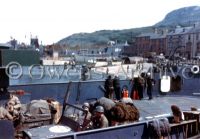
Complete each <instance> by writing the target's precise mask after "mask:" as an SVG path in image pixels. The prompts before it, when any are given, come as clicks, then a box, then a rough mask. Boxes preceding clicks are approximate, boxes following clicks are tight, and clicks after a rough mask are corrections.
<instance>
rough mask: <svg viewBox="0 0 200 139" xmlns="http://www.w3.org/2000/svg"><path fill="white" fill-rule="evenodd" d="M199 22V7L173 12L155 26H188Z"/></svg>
mask: <svg viewBox="0 0 200 139" xmlns="http://www.w3.org/2000/svg"><path fill="white" fill-rule="evenodd" d="M196 22H200V7H199V6H192V7H185V8H180V9H177V10H174V11H172V12H170V13H168V14H167V15H166V16H165V18H164V19H163V20H162V21H160V22H159V23H157V24H155V26H177V25H178V26H189V25H193V24H194V23H196Z"/></svg>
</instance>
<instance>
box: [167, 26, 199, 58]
mask: <svg viewBox="0 0 200 139" xmlns="http://www.w3.org/2000/svg"><path fill="white" fill-rule="evenodd" d="M166 39H167V51H166V53H167V55H168V56H171V55H176V56H181V57H186V58H188V59H191V58H193V57H195V56H200V26H199V25H196V24H195V25H194V26H190V27H176V29H175V30H174V31H171V32H170V33H168V34H167V38H166Z"/></svg>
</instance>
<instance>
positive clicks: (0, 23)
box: [0, 0, 200, 45]
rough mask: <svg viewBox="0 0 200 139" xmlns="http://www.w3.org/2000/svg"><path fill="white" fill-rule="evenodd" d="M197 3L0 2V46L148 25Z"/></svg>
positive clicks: (133, 0) (186, 0)
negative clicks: (12, 39)
mask: <svg viewBox="0 0 200 139" xmlns="http://www.w3.org/2000/svg"><path fill="white" fill-rule="evenodd" d="M187 6H200V0H0V7H1V8H0V43H6V42H8V41H9V40H10V39H11V38H15V39H17V40H18V41H19V42H25V43H29V40H30V37H31V36H32V37H36V36H37V37H38V39H39V41H40V43H42V44H45V45H47V44H52V43H56V42H58V41H59V40H61V39H63V38H65V37H67V36H69V35H72V34H74V33H80V32H87V33H90V32H94V31H97V30H105V29H106V30H107V29H108V30H113V29H115V30H116V29H129V28H137V27H145V26H151V25H154V24H155V23H157V22H159V21H161V20H162V19H164V17H165V15H166V14H167V13H169V12H171V11H172V10H175V9H178V8H182V7H187Z"/></svg>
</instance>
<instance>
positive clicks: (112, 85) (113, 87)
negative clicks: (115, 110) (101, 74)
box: [104, 72, 155, 100]
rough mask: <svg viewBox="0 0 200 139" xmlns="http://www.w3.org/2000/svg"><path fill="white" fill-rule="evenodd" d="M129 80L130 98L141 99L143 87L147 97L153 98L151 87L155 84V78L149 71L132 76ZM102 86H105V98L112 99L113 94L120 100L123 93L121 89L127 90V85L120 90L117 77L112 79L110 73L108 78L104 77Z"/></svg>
mask: <svg viewBox="0 0 200 139" xmlns="http://www.w3.org/2000/svg"><path fill="white" fill-rule="evenodd" d="M131 82H132V89H131V93H130V98H132V99H139V100H142V99H143V92H144V90H145V89H146V92H147V95H148V97H149V100H151V99H152V98H153V97H152V89H153V86H154V84H155V80H154V79H153V78H152V77H151V74H150V73H149V72H148V73H142V74H141V75H140V76H139V77H137V78H133V79H132V80H131ZM104 88H105V97H106V98H109V99H114V94H115V98H116V99H117V100H120V99H121V98H122V97H123V93H124V92H123V91H126V90H128V88H127V86H126V87H124V88H123V89H122V90H121V87H120V81H119V77H118V76H115V77H114V79H112V76H111V75H109V76H108V78H107V79H106V81H105V85H104Z"/></svg>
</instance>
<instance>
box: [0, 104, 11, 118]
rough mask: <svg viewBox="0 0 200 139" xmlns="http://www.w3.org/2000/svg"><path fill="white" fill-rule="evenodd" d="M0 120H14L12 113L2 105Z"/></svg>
mask: <svg viewBox="0 0 200 139" xmlns="http://www.w3.org/2000/svg"><path fill="white" fill-rule="evenodd" d="M0 120H13V117H12V115H10V113H9V112H8V111H7V110H6V109H5V108H4V107H2V106H0Z"/></svg>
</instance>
